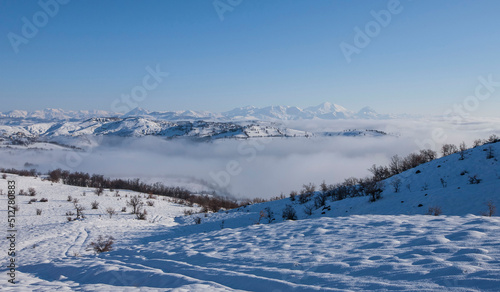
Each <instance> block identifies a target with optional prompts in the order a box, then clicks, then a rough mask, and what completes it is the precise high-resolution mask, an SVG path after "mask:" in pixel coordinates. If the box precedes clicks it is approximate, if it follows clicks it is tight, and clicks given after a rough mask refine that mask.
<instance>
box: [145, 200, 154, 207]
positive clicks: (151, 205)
mask: <svg viewBox="0 0 500 292" xmlns="http://www.w3.org/2000/svg"><path fill="white" fill-rule="evenodd" d="M146 205H148V206H150V207H154V206H155V202H154V201H149V200H148V201H146Z"/></svg>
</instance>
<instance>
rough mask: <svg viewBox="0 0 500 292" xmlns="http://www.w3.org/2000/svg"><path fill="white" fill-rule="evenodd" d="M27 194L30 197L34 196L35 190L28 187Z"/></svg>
mask: <svg viewBox="0 0 500 292" xmlns="http://www.w3.org/2000/svg"><path fill="white" fill-rule="evenodd" d="M28 195H30V196H31V197H34V196H36V190H35V189H34V188H29V189H28Z"/></svg>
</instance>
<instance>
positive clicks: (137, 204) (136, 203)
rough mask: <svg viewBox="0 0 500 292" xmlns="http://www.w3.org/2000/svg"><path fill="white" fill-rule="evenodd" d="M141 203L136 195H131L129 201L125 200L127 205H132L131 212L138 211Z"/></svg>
mask: <svg viewBox="0 0 500 292" xmlns="http://www.w3.org/2000/svg"><path fill="white" fill-rule="evenodd" d="M143 205H144V203H143V202H142V201H141V199H140V198H139V197H138V196H133V197H132V198H130V200H129V201H127V206H129V207H132V214H137V213H139V212H140V211H141V208H142V206H143Z"/></svg>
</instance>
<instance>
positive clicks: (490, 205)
mask: <svg viewBox="0 0 500 292" xmlns="http://www.w3.org/2000/svg"><path fill="white" fill-rule="evenodd" d="M486 206H487V207H488V210H487V211H486V212H483V213H481V215H483V216H488V217H491V216H493V215H495V213H496V212H497V207H496V206H495V203H493V201H492V200H489V201H488V202H486Z"/></svg>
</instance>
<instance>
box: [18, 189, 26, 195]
mask: <svg viewBox="0 0 500 292" xmlns="http://www.w3.org/2000/svg"><path fill="white" fill-rule="evenodd" d="M19 196H27V194H26V192H25V191H24V190H23V189H20V190H19Z"/></svg>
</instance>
